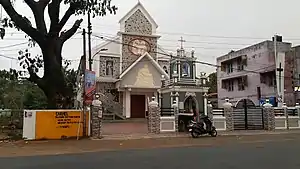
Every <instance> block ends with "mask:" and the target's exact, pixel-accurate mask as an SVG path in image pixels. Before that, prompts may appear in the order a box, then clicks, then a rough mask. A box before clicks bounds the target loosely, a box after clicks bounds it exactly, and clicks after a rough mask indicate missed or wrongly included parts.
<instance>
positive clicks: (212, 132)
mask: <svg viewBox="0 0 300 169" xmlns="http://www.w3.org/2000/svg"><path fill="white" fill-rule="evenodd" d="M210 135H211V136H212V137H217V135H218V132H217V130H216V129H214V130H212V131H211V132H210Z"/></svg>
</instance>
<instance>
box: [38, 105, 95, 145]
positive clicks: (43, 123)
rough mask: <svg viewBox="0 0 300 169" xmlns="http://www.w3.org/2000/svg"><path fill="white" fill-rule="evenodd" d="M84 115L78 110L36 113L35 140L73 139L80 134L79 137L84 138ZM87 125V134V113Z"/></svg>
mask: <svg viewBox="0 0 300 169" xmlns="http://www.w3.org/2000/svg"><path fill="white" fill-rule="evenodd" d="M82 114H83V113H82V112H81V111H78V110H46V111H41V110H39V111H36V124H35V139H36V140H40V139H64V138H72V137H76V136H77V135H78V132H79V136H82V132H83V124H82V122H83V119H82V116H83V115H82ZM81 115H82V116H81ZM79 122H81V123H79ZM86 124H87V125H86V133H88V127H89V113H86ZM79 125H80V128H78V127H79ZM78 129H79V130H78Z"/></svg>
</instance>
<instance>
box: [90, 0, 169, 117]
mask: <svg viewBox="0 0 300 169" xmlns="http://www.w3.org/2000/svg"><path fill="white" fill-rule="evenodd" d="M119 24H120V31H119V32H118V33H117V35H116V36H115V38H111V39H107V40H106V42H105V43H103V44H100V45H98V46H96V47H94V48H93V49H92V55H95V54H96V55H95V57H94V58H93V60H94V61H93V65H92V69H93V71H95V73H96V79H97V89H96V90H97V93H101V94H103V95H105V96H103V97H104V98H103V101H104V102H106V104H107V105H116V103H117V104H119V105H120V107H122V110H120V109H119V110H117V109H114V110H112V111H122V112H117V113H119V114H118V115H120V116H123V117H125V118H145V117H146V116H147V103H148V99H151V97H152V96H156V97H157V90H158V89H159V88H161V77H162V75H164V77H166V78H168V77H169V74H168V72H169V67H170V64H169V58H168V56H166V55H163V54H158V53H165V52H164V51H161V50H159V49H158V45H157V41H158V39H159V38H160V36H158V35H157V34H156V29H157V27H158V25H157V24H156V22H155V21H154V19H153V18H152V17H151V16H150V14H149V13H148V12H147V11H146V9H145V8H144V6H143V5H142V4H141V3H140V2H138V3H137V4H136V5H135V6H134V7H133V8H132V9H131V10H130V11H129V12H128V13H127V14H126V15H125V16H124V17H123V18H122V19H121V20H120V21H119ZM99 51H100V52H99ZM112 102H115V103H112ZM113 107H118V106H113ZM112 109H113V108H112Z"/></svg>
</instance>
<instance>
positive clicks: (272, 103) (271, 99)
mask: <svg viewBox="0 0 300 169" xmlns="http://www.w3.org/2000/svg"><path fill="white" fill-rule="evenodd" d="M265 103H266V98H262V99H260V100H259V104H260V106H263V105H264V104H265ZM269 103H270V104H271V105H273V107H276V106H277V103H276V97H270V98H269Z"/></svg>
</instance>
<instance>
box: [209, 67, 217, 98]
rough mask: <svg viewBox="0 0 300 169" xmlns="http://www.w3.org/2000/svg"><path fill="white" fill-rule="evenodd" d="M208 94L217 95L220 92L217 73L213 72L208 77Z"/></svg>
mask: <svg viewBox="0 0 300 169" xmlns="http://www.w3.org/2000/svg"><path fill="white" fill-rule="evenodd" d="M208 79H209V81H208V86H209V89H208V93H217V92H218V84H217V72H213V73H211V74H209V75H208Z"/></svg>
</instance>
